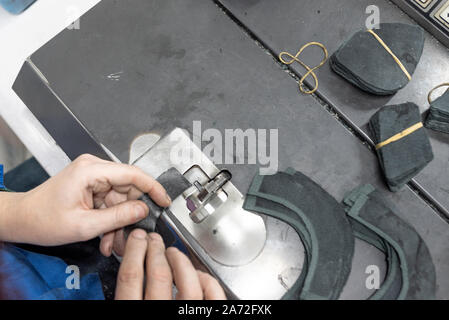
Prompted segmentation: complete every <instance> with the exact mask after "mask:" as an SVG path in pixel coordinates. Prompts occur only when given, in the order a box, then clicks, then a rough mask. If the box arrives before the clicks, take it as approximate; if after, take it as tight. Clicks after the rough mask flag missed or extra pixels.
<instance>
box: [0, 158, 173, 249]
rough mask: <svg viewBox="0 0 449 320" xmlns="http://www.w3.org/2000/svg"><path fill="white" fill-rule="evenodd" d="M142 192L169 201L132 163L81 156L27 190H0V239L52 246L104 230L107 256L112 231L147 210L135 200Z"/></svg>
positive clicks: (103, 245) (150, 178) (146, 213)
mask: <svg viewBox="0 0 449 320" xmlns="http://www.w3.org/2000/svg"><path fill="white" fill-rule="evenodd" d="M142 193H148V194H149V196H150V197H151V198H152V199H153V200H154V201H155V202H156V203H157V204H158V205H160V206H162V207H165V206H168V205H169V204H170V199H169V197H168V196H167V193H166V191H165V189H164V188H163V187H162V186H161V185H160V184H159V183H158V182H157V181H156V180H154V179H153V178H152V177H150V176H148V175H146V174H145V173H144V172H143V171H142V170H140V169H138V168H137V167H133V166H129V165H125V164H117V163H113V162H109V161H104V160H101V159H99V158H96V157H94V156H91V155H83V156H81V157H79V158H78V159H76V160H75V161H74V162H73V163H72V164H70V165H69V166H68V167H67V168H65V169H64V170H63V171H61V172H60V173H59V174H58V175H56V176H54V177H52V178H50V179H49V180H47V181H46V182H45V183H43V184H42V185H40V186H38V187H37V188H35V189H33V190H31V191H29V192H26V193H9V192H0V241H6V242H16V243H29V244H37V245H44V246H52V245H62V244H67V243H73V242H79V241H86V240H89V239H92V238H94V237H97V236H99V235H101V234H105V236H104V237H103V239H102V243H101V251H102V253H103V254H105V255H110V254H111V251H112V246H113V242H114V237H115V234H116V230H119V229H121V228H122V227H124V226H126V225H130V224H134V223H136V222H138V221H140V220H142V219H143V218H145V217H146V216H147V215H148V207H147V206H146V205H145V204H144V203H143V202H141V201H137V200H136V199H138V198H139V197H140V196H141V195H142Z"/></svg>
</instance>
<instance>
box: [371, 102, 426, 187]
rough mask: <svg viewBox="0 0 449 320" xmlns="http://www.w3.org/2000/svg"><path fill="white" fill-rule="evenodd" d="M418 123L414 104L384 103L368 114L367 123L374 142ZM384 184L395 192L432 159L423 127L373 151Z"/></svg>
mask: <svg viewBox="0 0 449 320" xmlns="http://www.w3.org/2000/svg"><path fill="white" fill-rule="evenodd" d="M420 122H421V115H420V114H419V108H418V106H416V105H415V104H414V103H410V102H409V103H404V104H400V105H391V106H385V107H383V108H382V109H380V110H379V111H378V112H377V113H376V114H374V116H372V118H371V120H370V122H369V125H370V129H371V133H372V136H373V140H374V143H375V144H378V143H381V142H384V141H386V140H387V139H389V138H391V137H393V136H395V135H396V134H398V133H401V132H402V131H404V130H405V129H408V128H410V127H411V126H413V125H415V124H417V123H420ZM377 155H378V157H379V162H380V165H381V168H382V170H383V173H384V175H385V178H386V180H387V184H388V187H389V188H390V190H391V191H398V190H399V189H401V188H402V187H403V186H404V185H405V184H406V183H408V182H409V181H410V180H411V179H412V178H413V177H414V176H416V175H417V174H418V173H419V172H420V171H421V170H422V169H423V168H424V167H425V166H426V165H427V164H428V163H429V162H430V161H432V160H433V151H432V146H431V145H430V142H429V138H428V136H427V133H426V130H425V128H420V129H418V130H416V131H415V132H413V133H411V134H409V135H407V136H405V137H403V138H401V139H400V140H398V141H395V142H392V143H390V144H387V145H385V146H384V147H382V148H380V149H378V150H377Z"/></svg>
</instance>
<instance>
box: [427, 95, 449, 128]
mask: <svg viewBox="0 0 449 320" xmlns="http://www.w3.org/2000/svg"><path fill="white" fill-rule="evenodd" d="M425 126H426V128H429V129H432V130H436V131H440V132H444V133H449V91H446V92H445V93H444V94H443V95H442V96H441V97H439V98H438V99H436V100H435V101H433V102H432V103H431V104H430V109H429V114H428V116H427V118H426V122H425Z"/></svg>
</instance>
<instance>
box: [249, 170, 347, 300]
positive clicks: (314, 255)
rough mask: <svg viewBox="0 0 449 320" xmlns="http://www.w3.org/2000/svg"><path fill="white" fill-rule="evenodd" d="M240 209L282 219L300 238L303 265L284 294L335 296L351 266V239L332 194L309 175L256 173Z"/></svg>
mask: <svg viewBox="0 0 449 320" xmlns="http://www.w3.org/2000/svg"><path fill="white" fill-rule="evenodd" d="M263 200H265V201H263ZM244 208H245V209H246V210H249V211H255V212H259V213H263V214H267V215H270V216H272V217H275V218H278V219H280V220H283V221H285V222H286V223H288V224H289V225H291V226H292V227H293V228H294V229H295V230H296V231H297V232H298V234H299V235H300V237H301V239H302V241H303V242H304V247H305V249H306V251H307V253H306V261H307V265H305V266H303V270H302V273H301V276H300V277H299V279H298V280H297V281H296V282H295V284H294V286H293V288H292V289H291V290H290V291H289V292H288V293H287V294H286V295H285V296H284V297H283V298H284V299H303V300H305V299H313V300H316V299H337V298H338V297H339V295H340V293H341V291H342V289H343V287H344V285H345V283H346V281H347V278H348V276H349V272H350V269H351V262H352V256H353V252H354V238H353V235H352V229H351V226H350V224H349V221H348V219H347V218H346V215H345V212H344V210H343V209H342V207H341V206H340V204H339V203H338V202H337V201H336V200H335V199H333V198H332V197H331V196H330V195H329V194H328V193H327V192H326V191H324V190H323V189H322V188H321V187H320V186H319V185H317V184H316V183H314V182H313V181H312V180H310V179H309V178H308V177H306V176H304V175H303V174H301V173H299V172H294V170H288V172H279V173H277V174H275V175H272V176H256V177H255V178H254V180H253V183H252V185H251V187H250V190H249V191H248V197H247V199H246V201H245V204H244Z"/></svg>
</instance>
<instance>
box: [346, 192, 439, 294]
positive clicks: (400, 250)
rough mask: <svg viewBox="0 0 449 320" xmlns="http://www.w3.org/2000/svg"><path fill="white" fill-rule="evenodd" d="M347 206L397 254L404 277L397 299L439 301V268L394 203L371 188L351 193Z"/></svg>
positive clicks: (353, 216)
mask: <svg viewBox="0 0 449 320" xmlns="http://www.w3.org/2000/svg"><path fill="white" fill-rule="evenodd" d="M343 204H344V205H345V206H346V211H347V213H348V215H349V216H350V217H351V218H353V219H354V220H356V221H357V222H358V223H360V224H362V225H363V226H365V227H366V228H368V229H369V230H371V231H373V232H375V233H376V234H377V235H378V236H379V237H381V238H382V239H384V240H385V241H386V243H387V244H388V246H391V248H392V249H393V250H394V251H395V252H396V254H397V257H398V258H399V264H400V272H401V278H402V285H401V289H400V292H399V294H398V296H397V297H396V299H397V300H403V299H406V300H422V299H435V290H436V276H435V267H434V265H433V262H432V258H431V256H430V252H429V249H428V248H427V246H426V244H425V243H424V241H423V239H422V238H421V237H420V236H419V234H418V233H417V232H416V230H415V229H414V228H413V227H412V226H410V225H409V224H408V223H407V222H405V221H404V220H402V219H400V218H399V217H398V215H397V214H396V209H395V207H394V206H393V204H391V203H389V202H388V201H387V200H386V199H384V198H383V197H382V196H381V194H380V193H379V192H378V191H376V190H375V189H374V188H373V187H372V186H371V185H365V186H361V187H358V188H356V189H355V190H353V191H352V192H350V193H349V194H348V195H347V196H346V197H345V199H344V200H343ZM389 264H390V265H391V261H389Z"/></svg>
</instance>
